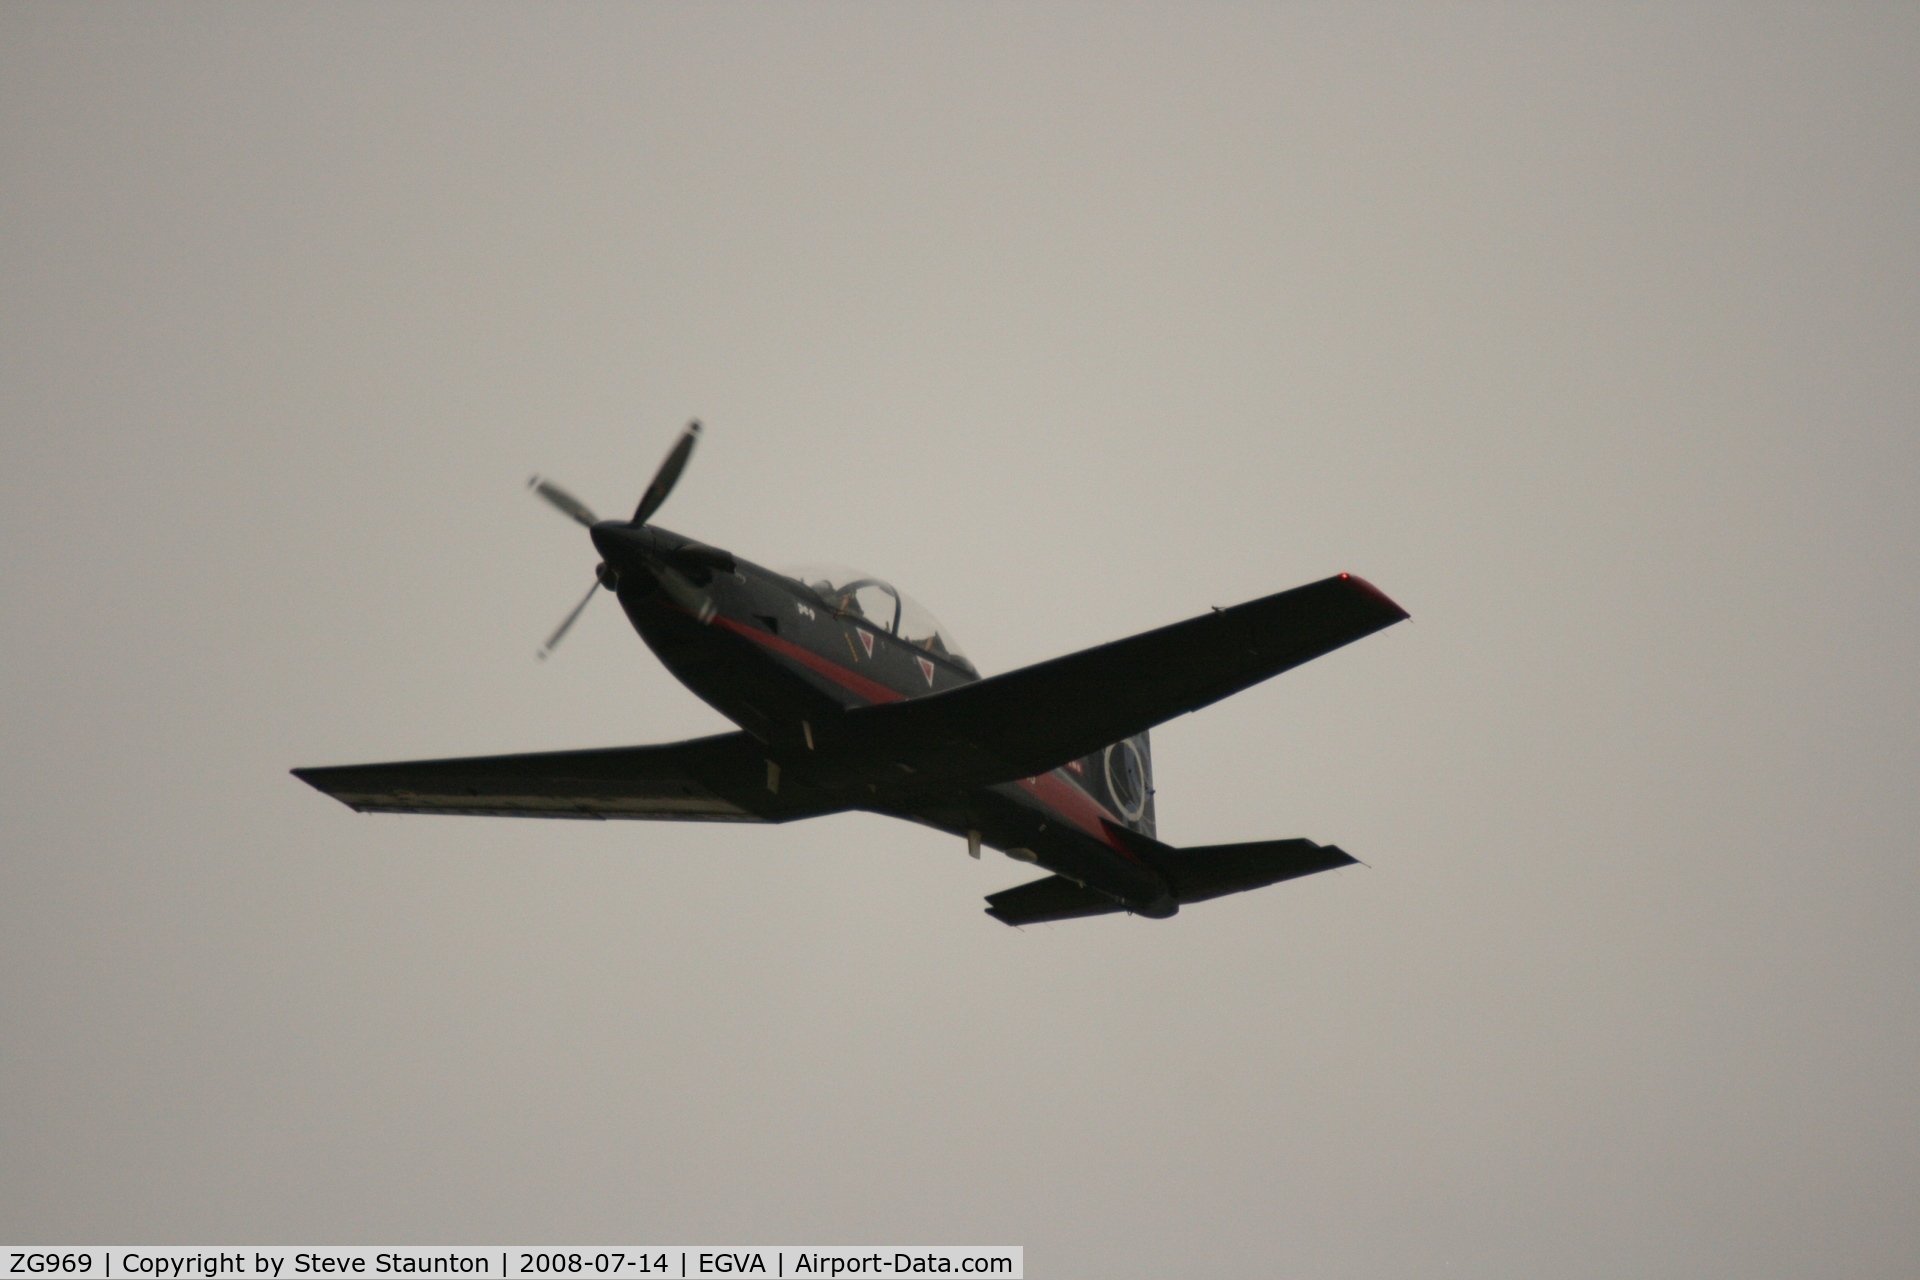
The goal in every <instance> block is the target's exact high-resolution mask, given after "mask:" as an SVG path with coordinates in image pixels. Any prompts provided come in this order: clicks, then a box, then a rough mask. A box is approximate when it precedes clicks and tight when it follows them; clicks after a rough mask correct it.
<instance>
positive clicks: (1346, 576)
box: [1340, 573, 1413, 621]
mask: <svg viewBox="0 0 1920 1280" xmlns="http://www.w3.org/2000/svg"><path fill="white" fill-rule="evenodd" d="M1340 581H1342V582H1344V583H1347V584H1348V585H1349V586H1352V587H1354V588H1355V589H1356V590H1358V591H1359V592H1360V594H1361V595H1363V596H1366V597H1367V598H1368V599H1370V600H1372V601H1373V602H1374V603H1375V604H1380V605H1385V606H1386V607H1387V608H1388V609H1390V610H1392V611H1393V613H1394V615H1395V620H1396V621H1398V620H1402V619H1406V618H1411V617H1412V616H1413V615H1412V614H1410V613H1408V612H1407V611H1406V610H1405V609H1402V608H1401V607H1400V606H1399V605H1397V604H1395V603H1394V601H1393V599H1392V597H1390V596H1388V595H1387V593H1386V592H1384V591H1382V590H1381V589H1380V588H1378V587H1376V586H1374V585H1373V584H1372V583H1371V582H1368V581H1367V580H1366V579H1365V578H1363V577H1361V576H1360V575H1359V574H1357V573H1343V574H1341V575H1340Z"/></svg>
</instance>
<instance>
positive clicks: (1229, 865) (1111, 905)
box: [987, 833, 1358, 925]
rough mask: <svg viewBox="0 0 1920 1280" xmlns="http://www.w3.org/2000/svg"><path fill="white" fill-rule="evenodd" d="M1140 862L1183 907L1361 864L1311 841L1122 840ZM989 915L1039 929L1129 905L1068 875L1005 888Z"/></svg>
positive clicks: (1130, 836)
mask: <svg viewBox="0 0 1920 1280" xmlns="http://www.w3.org/2000/svg"><path fill="white" fill-rule="evenodd" d="M1122 838H1123V839H1125V840H1126V842H1127V844H1128V845H1129V846H1130V847H1131V848H1133V850H1134V851H1135V852H1136V853H1138V854H1139V855H1140V856H1141V858H1142V860H1143V861H1145V862H1147V863H1148V864H1149V865H1150V866H1152V867H1153V869H1154V870H1155V871H1157V872H1159V873H1160V875H1161V877H1162V878H1164V879H1165V880H1166V882H1167V885H1168V887H1169V888H1170V889H1171V890H1172V891H1173V897H1174V900H1175V901H1176V902H1178V903H1180V904H1181V905H1182V906H1184V905H1186V904H1187V903H1191V902H1205V901H1206V900H1207V899H1208V898H1219V897H1223V896H1225V895H1226V894H1229V893H1245V892H1246V891H1247V890H1248V889H1261V888H1265V887H1266V886H1267V885H1270V884H1278V883H1279V882H1280V881H1282V880H1292V879H1294V878H1296V877H1298V876H1306V875H1312V874H1313V873H1314V872H1316V871H1331V870H1333V869H1334V868H1336V867H1346V866H1351V865H1353V863H1354V862H1356V861H1358V859H1356V858H1354V857H1353V856H1352V855H1350V854H1348V853H1347V852H1346V850H1344V849H1342V848H1340V847H1339V846H1338V845H1331V844H1328V845H1319V844H1315V843H1314V842H1313V841H1311V840H1256V841H1253V842H1251V843H1248V844H1213V845H1201V846H1199V847H1197V848H1192V849H1176V848H1174V847H1172V846H1171V845H1164V844H1161V843H1160V842H1159V841H1158V840H1153V839H1149V838H1147V837H1145V836H1141V835H1138V834H1131V833H1130V834H1128V835H1126V836H1123V837H1122ZM987 902H988V903H989V904H991V905H989V906H988V907H987V914H988V915H990V916H992V917H993V918H994V919H996V920H999V921H1002V922H1004V923H1006V924H1013V925H1021V924H1041V923H1044V922H1046V921H1050V920H1073V919H1077V918H1079V917H1081V916H1099V915H1106V914H1108V913H1110V912H1114V911H1124V910H1126V908H1125V906H1123V905H1122V904H1121V903H1119V902H1116V901H1114V900H1113V899H1112V898H1109V897H1108V896H1107V895H1106V894H1104V893H1101V892H1100V891H1099V890H1097V889H1087V888H1082V887H1081V886H1080V885H1077V884H1075V883H1074V882H1073V881H1071V880H1068V879H1067V878H1065V877H1064V876H1048V877H1046V878H1045V879H1044V880H1034V881H1031V882H1030V883H1027V884H1023V885H1017V886H1015V887H1014V888H1012V889H1003V890H1001V891H1000V892H999V893H993V894H988V895H987Z"/></svg>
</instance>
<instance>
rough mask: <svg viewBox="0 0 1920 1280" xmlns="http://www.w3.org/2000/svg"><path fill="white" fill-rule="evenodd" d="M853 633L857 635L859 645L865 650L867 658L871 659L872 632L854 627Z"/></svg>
mask: <svg viewBox="0 0 1920 1280" xmlns="http://www.w3.org/2000/svg"><path fill="white" fill-rule="evenodd" d="M854 631H855V632H857V633H858V634H859V636H860V643H861V644H862V645H863V646H864V647H865V648H866V651H867V656H868V657H869V658H871V657H872V656H873V632H871V631H869V630H867V629H866V628H865V627H855V628H854Z"/></svg>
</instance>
